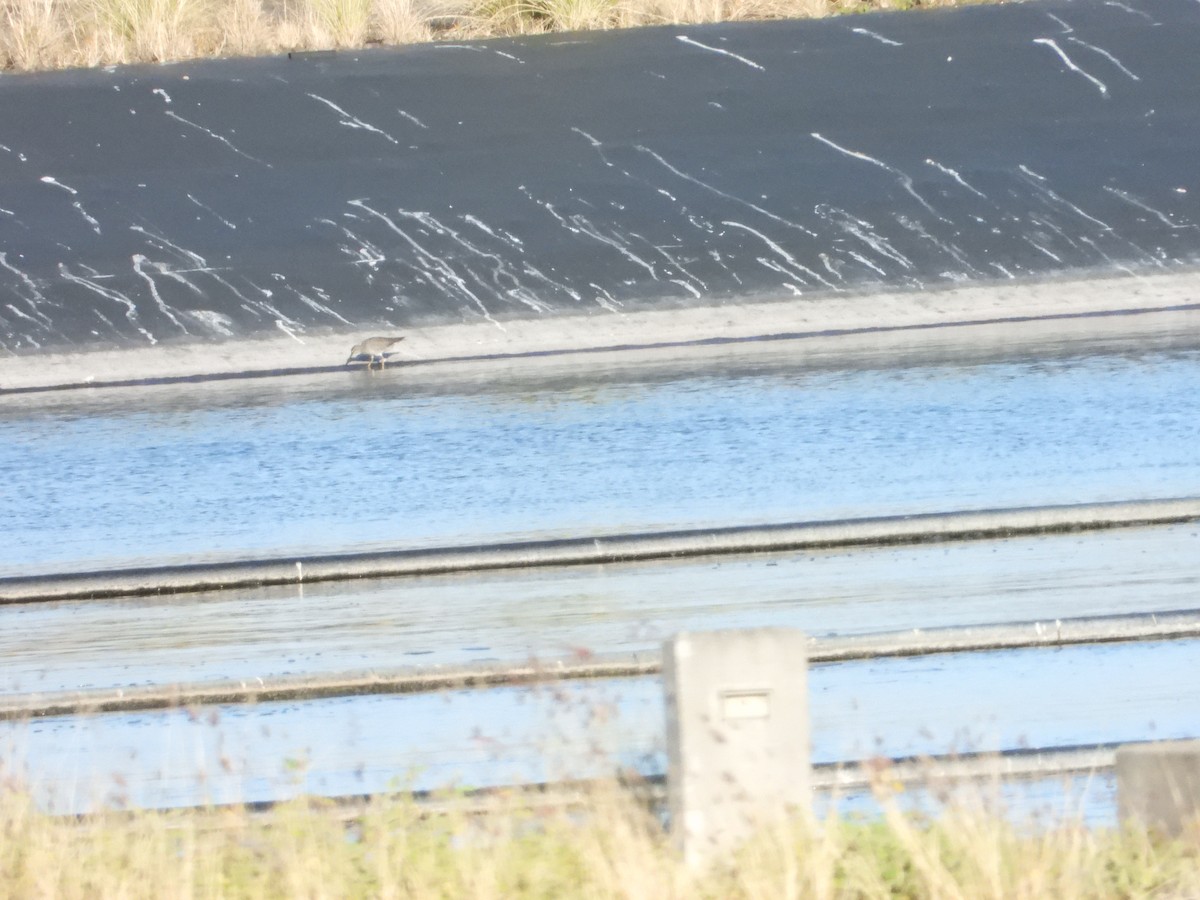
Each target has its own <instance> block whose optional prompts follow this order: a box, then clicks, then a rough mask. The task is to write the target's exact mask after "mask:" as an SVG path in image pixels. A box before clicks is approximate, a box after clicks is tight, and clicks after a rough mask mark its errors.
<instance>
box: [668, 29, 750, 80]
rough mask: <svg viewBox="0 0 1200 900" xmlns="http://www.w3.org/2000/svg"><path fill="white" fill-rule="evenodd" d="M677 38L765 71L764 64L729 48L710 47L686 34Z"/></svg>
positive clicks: (676, 38) (676, 37) (676, 36)
mask: <svg viewBox="0 0 1200 900" xmlns="http://www.w3.org/2000/svg"><path fill="white" fill-rule="evenodd" d="M675 40H677V41H682V42H683V43H685V44H691V45H692V46H693V47H699V48H701V49H702V50H711V51H712V52H713V53H720V54H721V55H722V56H728V57H729V58H730V59H736V60H737V61H738V62H740V63H745V64H746V65H748V66H749V67H750V68H752V69H758V70H759V71H760V72H765V71H766V69H764V68H763V67H762V66H760V65H759V64H758V63H756V62H755V61H754V60H752V59H746V57H744V56H738V55H737V54H736V53H730V52H729V51H728V50H722V49H721V48H720V47H710V46H708V44H702V43H700V42H699V41H694V40H692V39H691V38H690V37H688V36H687V35H686V34H677V35H675Z"/></svg>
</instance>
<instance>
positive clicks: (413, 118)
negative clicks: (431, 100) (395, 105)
mask: <svg viewBox="0 0 1200 900" xmlns="http://www.w3.org/2000/svg"><path fill="white" fill-rule="evenodd" d="M396 112H398V113H400V115H402V116H403V117H404V118H406V119H408V121H410V122H412V123H413V124H414V125H416V126H417V127H418V128H424V129H426V130H428V129H429V126H428V125H426V124H425V123H424V122H422V121H421V120H420V119H418V118H417V117H416V116H414V115H413V114H412V113H410V112H405V111H404V110H402V109H398V110H396Z"/></svg>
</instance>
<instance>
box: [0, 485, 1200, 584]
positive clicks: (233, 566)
mask: <svg viewBox="0 0 1200 900" xmlns="http://www.w3.org/2000/svg"><path fill="white" fill-rule="evenodd" d="M1196 519H1200V498H1191V497H1189V498H1181V499H1173V500H1135V501H1126V502H1120V503H1089V504H1079V505H1069V506H1043V507H1022V508H1016V509H990V510H977V511H970V512H949V513H928V514H922V515H912V516H878V517H871V518H863V519H846V520H841V521H823V522H798V523H783V524H774V525H749V526H737V527H729V528H706V529H695V530H687V531H669V532H657V533H647V534H623V535H597V536H593V537H579V538H561V539H555V540H543V541H527V542H519V543H504V544H493V545H481V546H474V547H442V548H431V549H424V550H394V551H382V552H372V553H347V554H330V555H321V556H306V557H283V558H274V559H256V560H241V561H232V562H223V563H222V562H218V563H199V564H195V565H182V566H158V567H145V568H131V569H114V570H110V571H95V572H73V573H67V574H54V575H29V576H14V577H8V578H0V604H6V603H36V602H44V601H51V600H70V599H87V598H102V597H128V596H139V595H147V594H171V593H185V592H195V591H215V590H229V589H234V588H254V587H262V586H266V585H287V584H295V585H301V584H311V583H313V582H321V581H342V580H350V579H355V578H394V577H402V576H416V575H443V574H449V573H455V572H480V571H487V570H498V569H518V568H534V567H550V566H577V565H596V564H604V563H619V562H636V561H642V560H658V559H673V558H683V557H694V556H717V555H729V554H738V553H765V552H772V551H786V550H806V549H821V548H830V547H853V546H866V545H887V544H905V543H931V542H937V541H957V540H979V539H986V538H999V537H1010V536H1016V535H1030V534H1051V533H1058V532H1073V531H1089V530H1096V529H1105V528H1127V527H1133V526H1143V525H1167V524H1177V523H1180V522H1188V521H1192V520H1196Z"/></svg>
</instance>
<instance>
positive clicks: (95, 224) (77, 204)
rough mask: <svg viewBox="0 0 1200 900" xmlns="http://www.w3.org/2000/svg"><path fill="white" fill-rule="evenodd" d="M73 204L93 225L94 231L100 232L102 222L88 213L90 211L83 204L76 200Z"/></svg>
mask: <svg viewBox="0 0 1200 900" xmlns="http://www.w3.org/2000/svg"><path fill="white" fill-rule="evenodd" d="M71 205H72V206H73V207H75V208H76V209H77V210H79V214H80V215H81V216H83V218H84V219H85V220H86V221H87V223H88V224H89V225H91V226H92V231H94V232H96V234H100V223H99V222H97V221H96V220H95V219H94V218H93V217H92V216H90V215H88V211H87V210H86V209H84V208H83V204H82V203H80V202H79V201H78V200H76V201H75V202H74V203H72V204H71Z"/></svg>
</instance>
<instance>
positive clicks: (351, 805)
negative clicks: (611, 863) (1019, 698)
mask: <svg viewBox="0 0 1200 900" xmlns="http://www.w3.org/2000/svg"><path fill="white" fill-rule="evenodd" d="M1116 750H1117V746H1116V745H1112V744H1098V745H1095V746H1087V747H1050V748H1045V749H1040V750H1007V751H1002V752H999V753H961V754H956V755H954V756H930V757H906V758H901V759H887V758H878V759H872V760H857V761H850V762H836V763H817V764H815V765H814V766H813V767H812V776H811V786H812V789H813V790H814V791H819V792H822V793H826V794H845V793H847V792H851V791H862V790H869V789H870V788H871V787H872V785H873V784H877V783H879V782H880V781H881V779H884V780H886V782H887V783H888V784H894V783H896V782H899V783H901V784H903V785H904V786H905V787H906V788H907V787H922V786H937V787H939V788H942V787H946V786H947V785H948V784H949V785H954V784H961V783H970V782H977V781H980V780H985V779H986V780H990V779H995V778H999V779H1001V780H1002V781H1008V782H1019V781H1034V780H1037V779H1041V778H1057V777H1069V776H1072V775H1091V774H1098V773H1101V772H1107V771H1111V770H1112V769H1113V767H1114V757H1115V754H1116ZM614 787H615V788H618V789H620V790H622V791H627V792H628V793H629V794H630V795H631V796H632V798H633V799H634V801H636V802H638V803H643V804H645V805H647V806H651V807H659V806H662V805H664V804H665V803H666V800H667V782H666V777H665V776H662V775H652V776H649V777H645V778H643V777H638V776H632V777H624V776H621V775H618V776H617V777H616V778H610V779H596V780H578V781H562V782H552V783H546V782H543V783H535V784H522V785H512V786H504V787H487V788H476V789H473V790H469V791H465V792H461V793H459V792H455V793H453V794H452V795H447V792H444V791H413V792H411V793H409V794H408V796H410V797H411V798H412V799H413V801H414V802H415V803H416V804H417V809H418V810H419V812H420V814H421V815H423V816H426V817H433V816H441V815H459V816H461V815H471V816H485V815H491V814H494V813H496V812H497V811H502V812H507V811H509V810H511V809H512V808H513V804H514V803H515V804H516V805H517V806H521V805H524V804H526V803H527V804H528V806H529V807H533V806H535V805H536V807H537V808H538V809H540V810H551V809H555V810H573V809H579V810H587V809H590V808H593V807H594V805H595V800H594V798H595V797H596V796H597V795H598V794H599V795H604V793H605V792H607V791H611V790H613V789H614ZM375 799H376V795H372V794H356V795H352V796H343V797H322V798H320V800H319V801H318V802H320V803H321V804H323V805H324V804H330V803H331V804H333V805H332V807H331V808H327V809H326V812H328V813H329V814H331V815H334V816H336V817H337V818H339V819H340V820H342V821H345V822H352V821H354V820H356V819H358V818H359V817H360V816H363V815H365V814H366V813H367V811H368V808H369V806H370V804H371V803H372V802H373V801H374V800H375ZM285 802H293V801H285ZM277 805H279V801H272V800H267V801H259V802H255V803H248V804H244V805H240V806H238V807H237V808H238V809H244V810H247V811H249V812H251V813H254V814H260V813H267V812H270V810H272V809H274V808H275V807H276V806H277ZM224 808H226V807H223V806H220V805H218V806H213V807H208V808H207V809H209V810H210V811H216V810H221V809H224ZM106 815H111V813H106ZM81 820H82V821H86V820H87V816H83V817H81ZM208 824H210V823H205V822H200V823H196V822H189V827H197V826H198V827H200V828H202V829H203V828H205V827H206V825H208ZM211 827H213V828H224V827H226V826H225V825H224V824H223V822H222V821H221V820H219V819H218V820H214V821H213V822H212V823H211Z"/></svg>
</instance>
